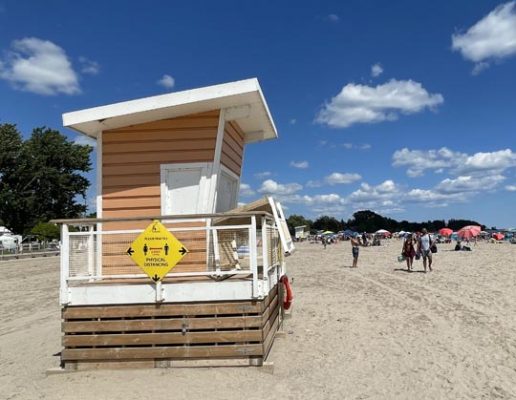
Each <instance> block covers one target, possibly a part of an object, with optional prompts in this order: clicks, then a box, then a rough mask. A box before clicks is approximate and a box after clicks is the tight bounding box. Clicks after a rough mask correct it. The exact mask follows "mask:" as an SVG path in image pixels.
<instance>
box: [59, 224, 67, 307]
mask: <svg viewBox="0 0 516 400" xmlns="http://www.w3.org/2000/svg"><path fill="white" fill-rule="evenodd" d="M69 275H70V241H69V236H68V225H66V224H63V225H61V274H60V281H61V282H60V291H59V302H60V303H61V304H68V301H69V296H68V294H69V293H68V281H67V278H68V276H69Z"/></svg>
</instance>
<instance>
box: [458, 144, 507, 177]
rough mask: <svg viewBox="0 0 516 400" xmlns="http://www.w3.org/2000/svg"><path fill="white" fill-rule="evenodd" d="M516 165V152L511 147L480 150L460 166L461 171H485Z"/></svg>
mask: <svg viewBox="0 0 516 400" xmlns="http://www.w3.org/2000/svg"><path fill="white" fill-rule="evenodd" d="M515 166H516V153H513V151H512V150H511V149H505V150H499V151H493V152H487V153H483V152H479V153H475V154H473V155H472V156H469V157H468V158H467V159H466V161H465V162H464V164H463V165H461V166H459V167H458V169H459V170H460V171H466V172H472V171H485V170H498V171H503V170H504V169H507V168H511V167H515Z"/></svg>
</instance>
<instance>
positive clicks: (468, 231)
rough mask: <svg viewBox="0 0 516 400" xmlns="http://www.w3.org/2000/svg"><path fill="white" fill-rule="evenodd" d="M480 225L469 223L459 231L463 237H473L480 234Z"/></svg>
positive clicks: (459, 234)
mask: <svg viewBox="0 0 516 400" xmlns="http://www.w3.org/2000/svg"><path fill="white" fill-rule="evenodd" d="M480 231H481V229H480V227H479V226H476V225H468V226H465V227H464V228H462V229H461V230H459V231H458V232H457V235H458V236H459V237H460V238H461V239H471V238H472V237H475V236H478V235H480Z"/></svg>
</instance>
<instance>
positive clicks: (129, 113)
mask: <svg viewBox="0 0 516 400" xmlns="http://www.w3.org/2000/svg"><path fill="white" fill-rule="evenodd" d="M241 106H248V107H249V108H250V110H249V115H248V116H247V117H245V118H244V117H243V115H244V114H243V111H241V110H239V111H238V113H240V114H239V115H235V117H236V116H240V117H241V118H240V120H239V125H240V127H241V128H242V130H243V131H244V134H245V141H246V143H247V142H249V140H248V139H247V133H248V132H253V135H252V141H258V140H268V139H273V138H276V137H277V136H278V134H277V131H276V128H275V126H274V121H273V120H272V116H271V114H270V112H269V109H268V106H267V103H266V102H265V98H264V96H263V93H262V90H261V88H260V84H259V83H258V80H257V79H256V78H252V79H247V80H243V81H237V82H230V83H225V84H221V85H214V86H208V87H203V88H198V89H193V90H186V91H181V92H173V93H167V94H164V95H159V96H152V97H147V98H143V99H137V100H131V101H125V102H121V103H115V104H110V105H106V106H101V107H94V108H89V109H84V110H79V111H74V112H69V113H65V114H63V125H64V126H66V127H69V128H71V129H74V130H76V131H78V132H81V133H84V134H85V135H88V136H90V137H93V138H95V137H96V136H97V134H98V132H99V131H101V130H106V129H115V128H120V127H124V126H130V125H135V124H141V123H145V122H150V121H158V120H162V119H166V118H175V117H179V116H184V115H190V114H196V113H201V112H206V111H212V110H219V109H224V108H235V110H236V109H238V108H239V107H241ZM234 113H237V111H234ZM258 132H260V133H258Z"/></svg>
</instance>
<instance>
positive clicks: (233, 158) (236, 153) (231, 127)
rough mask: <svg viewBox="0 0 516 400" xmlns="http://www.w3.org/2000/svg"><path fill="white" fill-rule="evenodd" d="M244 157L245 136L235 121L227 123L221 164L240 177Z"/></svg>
mask: <svg viewBox="0 0 516 400" xmlns="http://www.w3.org/2000/svg"><path fill="white" fill-rule="evenodd" d="M243 155H244V134H243V132H242V130H241V129H240V127H239V126H238V124H237V123H236V122H234V121H231V122H227V123H226V125H225V127H224V140H223V142H222V154H221V156H220V162H221V163H222V165H224V166H225V167H227V168H229V169H230V170H231V171H233V172H234V173H235V174H237V175H238V176H240V175H241V172H242V158H243Z"/></svg>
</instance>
